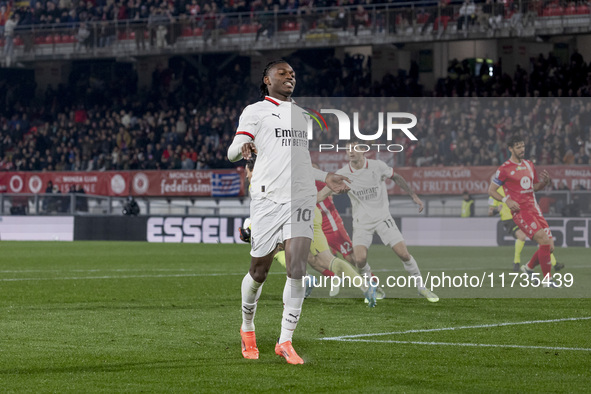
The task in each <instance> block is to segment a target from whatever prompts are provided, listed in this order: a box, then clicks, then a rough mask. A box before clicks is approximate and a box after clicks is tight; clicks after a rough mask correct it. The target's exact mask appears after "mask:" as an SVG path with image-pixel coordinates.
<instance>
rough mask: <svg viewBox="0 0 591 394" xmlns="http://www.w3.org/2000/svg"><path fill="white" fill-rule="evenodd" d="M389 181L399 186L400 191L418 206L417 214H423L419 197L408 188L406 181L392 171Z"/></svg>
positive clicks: (422, 206)
mask: <svg viewBox="0 0 591 394" xmlns="http://www.w3.org/2000/svg"><path fill="white" fill-rule="evenodd" d="M390 179H392V180H393V181H394V182H396V184H397V185H398V186H400V188H401V189H402V190H404V191H405V192H406V193H408V195H409V196H410V198H412V200H413V201H414V203H415V204H417V205H418V206H419V213H421V212H423V209H424V208H425V207H424V205H423V202H422V201H421V199H420V198H419V196H417V194H416V193H415V192H414V191H413V190H412V189H411V188H410V186H408V183H406V180H405V179H404V178H403V177H402V175H400V174H398V173H396V172H394V171H392V176H391V177H390Z"/></svg>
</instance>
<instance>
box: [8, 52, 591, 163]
mask: <svg viewBox="0 0 591 394" xmlns="http://www.w3.org/2000/svg"><path fill="white" fill-rule="evenodd" d="M289 61H290V64H292V65H293V67H294V69H296V70H297V71H298V76H297V78H298V87H297V89H298V93H299V94H298V95H299V96H302V97H305V96H324V97H421V96H425V95H434V96H437V97H473V99H465V100H463V101H461V102H456V101H454V100H444V101H442V100H427V101H424V100H423V101H421V103H418V101H415V102H413V104H412V105H413V106H414V107H413V111H414V112H413V113H416V114H417V117H418V118H419V119H422V120H423V121H420V122H419V125H418V126H417V128H416V129H414V130H413V132H415V133H416V134H417V135H418V136H419V141H418V142H415V143H410V141H409V140H407V139H402V138H401V139H399V140H397V142H399V143H401V144H403V145H404V146H405V149H404V152H403V153H402V154H398V155H396V159H397V165H406V166H427V165H433V166H437V165H499V163H502V162H503V161H505V160H506V159H507V157H508V156H507V154H508V151H507V149H506V145H505V140H506V137H507V136H508V135H511V134H512V133H514V132H516V131H522V132H523V131H526V132H524V133H523V134H524V135H525V136H526V139H527V141H526V144H527V146H528V147H531V151H530V154H531V156H532V157H533V158H535V160H536V161H537V163H539V164H591V163H590V159H589V157H590V156H591V132H590V126H589V125H591V100H583V98H585V97H589V96H591V67H590V66H589V65H588V64H586V63H585V62H584V61H583V59H582V58H581V57H580V55H578V54H575V55H573V57H572V58H571V62H570V63H569V64H565V65H560V64H559V63H558V62H557V60H556V59H555V58H553V57H551V56H550V57H544V56H541V55H540V56H539V57H538V58H536V59H533V60H532V64H531V71H530V72H527V71H526V70H523V69H521V68H519V67H518V68H517V69H516V70H514V72H513V75H512V76H511V75H510V74H509V73H506V72H504V73H502V72H501V69H500V66H498V65H497V66H495V67H496V71H495V72H494V73H493V76H492V77H491V76H490V75H488V74H486V75H478V76H475V75H472V73H471V72H470V71H469V70H468V69H467V66H466V64H463V63H457V62H456V63H453V64H452V66H451V67H452V68H454V69H455V70H454V71H453V72H450V73H449V75H450V76H449V77H448V78H447V79H445V80H442V81H440V83H438V84H437V86H435V87H434V88H433V89H432V90H431V91H428V90H426V89H424V88H423V87H422V86H421V85H419V83H418V66H417V64H416V63H413V65H412V66H411V69H410V70H409V71H408V72H400V73H399V74H398V75H396V76H394V75H391V74H387V75H386V76H384V78H383V79H382V80H381V81H379V82H374V83H371V79H370V74H369V69H370V64H371V59H365V61H364V59H363V58H362V57H359V56H354V57H347V58H346V59H345V61H344V62H343V64H341V61H340V60H338V59H336V58H329V59H328V60H327V61H325V62H324V63H323V64H324V65H323V67H318V66H317V65H313V66H312V65H310V64H309V62H307V61H305V60H304V59H303V58H298V56H297V55H294V56H292V57H291V58H290V59H289ZM228 67H229V69H228ZM228 67H227V68H226V69H225V70H216V68H215V67H207V69H209V70H210V71H209V74H207V75H204V74H200V73H199V72H198V71H197V70H196V69H193V68H192V66H190V65H189V64H188V63H186V62H185V61H178V62H176V63H175V64H174V65H173V66H171V67H158V68H157V69H156V71H154V73H153V76H152V77H153V78H152V87H151V89H150V90H148V91H138V89H137V75H136V74H135V73H134V72H133V71H128V72H127V73H125V72H119V73H116V74H117V75H116V76H115V78H114V79H112V80H109V81H106V80H101V79H100V78H98V77H97V76H96V75H90V74H88V73H76V75H74V73H72V75H71V78H70V83H69V84H68V85H60V86H59V87H57V88H52V87H51V86H50V87H49V88H48V89H47V91H46V92H45V95H44V97H42V98H35V94H34V92H35V85H34V82H33V81H31V80H30V78H28V79H25V80H18V79H14V78H13V79H8V78H4V79H2V80H1V81H0V102H2V103H5V104H6V105H5V106H3V108H4V109H3V110H2V112H1V113H0V115H1V118H0V170H4V171H6V170H11V171H14V170H19V171H90V170H111V169H118V170H127V169H207V168H227V167H229V166H232V164H231V163H230V162H228V161H227V160H226V151H227V147H228V146H229V144H230V143H231V141H232V138H233V135H234V132H235V128H236V125H237V122H238V116H239V110H240V108H243V107H244V106H246V105H248V104H249V103H251V102H253V101H254V100H256V97H258V86H255V85H254V84H252V83H251V81H250V79H249V72H248V70H246V69H245V67H246V66H245V65H244V64H242V65H241V63H240V62H238V61H236V62H234V64H230V65H229V66H228ZM229 71H231V72H229ZM521 96H526V97H531V99H527V100H526V99H519V100H517V99H510V98H511V97H521ZM476 97H479V99H478V100H476ZM492 97H497V98H496V99H493V98H492ZM536 97H554V99H544V100H540V101H538V100H536ZM410 100H412V99H410ZM484 100H490V101H484ZM511 100H514V101H511ZM515 100H516V101H515ZM425 103H426V105H425ZM424 120H428V121H424ZM362 126H363V127H365V128H366V129H367V130H375V128H374V127H376V126H375V125H371V124H370V123H367V124H364V125H362ZM332 132H334V130H333V131H332ZM335 140H336V136H335V135H332V134H331V133H330V132H328V133H325V134H323V135H322V137H321V139H319V140H318V141H316V142H323V141H328V142H333V143H334V141H335Z"/></svg>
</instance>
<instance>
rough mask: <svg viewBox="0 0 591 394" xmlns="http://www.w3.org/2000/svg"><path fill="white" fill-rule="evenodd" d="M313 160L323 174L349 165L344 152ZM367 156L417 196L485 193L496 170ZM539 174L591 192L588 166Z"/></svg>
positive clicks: (392, 188) (392, 189)
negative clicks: (399, 163) (388, 168)
mask: <svg viewBox="0 0 591 394" xmlns="http://www.w3.org/2000/svg"><path fill="white" fill-rule="evenodd" d="M310 154H311V156H312V161H313V162H315V163H317V164H318V166H319V167H320V168H321V169H323V170H324V171H332V172H334V171H337V170H338V169H339V168H342V167H344V166H346V165H347V164H348V161H347V157H346V155H345V153H344V152H341V153H334V152H330V153H320V152H310ZM366 156H368V157H370V158H374V159H375V158H377V159H380V160H383V161H385V162H386V163H387V164H388V165H389V166H391V167H394V171H396V172H397V173H399V174H400V175H402V176H403V177H404V179H406V181H407V183H408V184H409V185H410V187H411V188H412V189H413V190H414V191H415V192H416V193H417V194H423V195H424V194H451V195H453V194H461V193H462V192H463V191H464V190H467V191H468V193H470V194H488V187H489V185H490V181H491V178H492V176H493V175H494V174H495V172H496V170H497V168H498V167H493V166H481V167H396V166H395V165H394V158H393V155H392V154H391V153H389V154H388V153H385V152H384V153H383V154H381V153H375V152H373V153H370V154H367V155H366ZM536 170H537V171H538V172H540V171H542V170H546V171H548V173H550V177H551V178H552V186H553V187H554V188H556V189H557V188H558V187H559V185H561V184H566V186H567V188H568V189H569V190H576V189H577V188H579V187H583V188H585V189H586V190H591V168H589V166H562V165H557V166H539V167H536ZM387 182H388V193H389V194H405V192H404V191H402V190H401V189H400V187H399V186H396V184H395V183H394V182H392V181H387Z"/></svg>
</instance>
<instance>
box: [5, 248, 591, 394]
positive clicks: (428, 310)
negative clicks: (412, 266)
mask: <svg viewBox="0 0 591 394" xmlns="http://www.w3.org/2000/svg"><path fill="white" fill-rule="evenodd" d="M248 251H249V249H248V246H247V245H195V244H147V243H124V242H72V243H65V242H38V243H36V242H1V243H0V256H1V257H0V288H1V297H0V300H1V301H0V316H1V317H0V333H1V340H0V390H1V391H3V392H35V393H37V392H59V393H63V392H97V391H102V392H139V391H143V392H219V391H230V392H255V391H256V392H279V391H294V392H304V391H305V392H319V391H320V392H328V391H331V392H457V391H465V392H526V391H527V392H530V391H543V392H584V391H587V392H589V391H590V390H591V386H590V383H591V372H590V371H591V367H590V366H591V319H585V318H590V317H591V299H590V298H589V297H590V296H591V293H590V291H589V289H590V287H589V284H590V283H591V259H590V253H589V249H581V248H568V249H567V248H565V249H558V250H557V251H556V255H557V258H558V260H559V261H561V262H564V263H565V264H566V269H565V270H564V271H561V272H567V273H571V274H572V275H573V278H574V281H575V284H576V285H577V287H576V288H575V287H573V289H574V292H570V291H568V290H567V289H534V290H532V289H526V291H525V292H522V293H519V294H517V293H515V294H517V295H516V296H517V297H522V298H500V297H502V296H506V295H507V294H509V295H512V294H513V293H511V292H510V290H511V289H494V290H491V289H486V288H477V289H468V290H465V289H464V290H461V291H458V293H453V292H452V291H451V290H449V291H448V290H446V289H441V290H440V291H437V290H436V292H437V293H438V294H439V295H440V296H441V300H440V302H439V303H437V304H431V303H429V302H427V301H426V300H425V299H422V298H420V297H418V296H416V290H414V289H386V293H387V295H388V297H389V298H387V299H385V300H382V301H378V305H377V307H376V308H374V309H370V308H367V307H366V305H365V304H364V303H363V301H362V300H361V299H359V298H335V299H328V298H325V297H324V296H323V295H324V292H327V290H326V289H317V291H316V293H315V294H314V295H315V297H311V298H310V299H308V300H306V301H305V303H304V307H303V313H302V318H301V321H300V324H299V326H298V329H297V331H296V332H295V335H294V347H295V348H296V350H297V351H298V353H299V354H300V355H301V356H302V357H303V358H304V360H305V361H306V364H305V365H298V366H292V365H288V364H286V363H285V361H284V360H283V359H282V358H280V357H278V356H276V355H275V354H274V344H275V341H276V340H277V338H278V336H279V329H280V319H281V310H282V301H281V299H282V298H281V297H282V291H283V285H284V282H285V280H284V275H283V274H282V272H281V267H273V268H272V269H271V275H269V278H268V280H267V283H266V284H265V286H264V289H263V294H262V297H261V299H260V301H259V308H258V311H257V316H256V320H255V322H256V326H257V339H258V346H259V350H260V353H261V355H260V359H259V360H256V361H253V360H244V359H243V358H242V356H241V354H240V337H239V333H238V330H239V326H240V323H241V313H240V283H241V280H242V277H243V276H244V274H245V272H246V271H247V269H248V264H249V257H248ZM410 251H411V253H412V254H413V255H414V256H415V258H416V260H417V261H418V263H419V266H420V267H421V270H422V271H423V275H425V273H426V272H431V274H432V275H433V274H437V273H440V272H441V271H446V273H450V274H453V275H460V274H463V273H464V272H468V273H469V274H474V275H480V274H482V273H483V272H485V271H486V272H487V273H493V274H494V275H501V274H507V275H508V274H509V273H510V268H511V263H512V255H513V250H512V248H454V247H447V248H427V247H410ZM533 251H534V249H533V248H529V247H528V248H525V249H524V251H523V259H524V260H526V261H527V259H528V258H529V256H531V254H532V253H533ZM370 262H371V264H372V267H373V269H374V271H375V273H377V274H378V275H379V276H380V277H382V278H385V277H386V276H387V275H400V274H401V273H402V272H403V271H402V265H401V264H400V262H399V261H397V260H396V259H395V258H394V255H393V253H392V252H391V251H389V250H388V249H387V248H385V247H381V246H375V247H374V248H372V249H371V250H370ZM573 289H571V290H573ZM548 294H551V298H547V297H546V296H547V295H548ZM557 294H558V296H556V295H557ZM552 297H558V298H552ZM561 297H570V298H561ZM564 319H572V320H564ZM549 320H555V321H553V322H548V321H549ZM502 323H521V324H514V325H502ZM468 326H469V327H468ZM462 327H463V328H462ZM452 328H453V329H452ZM384 333H385V334H384ZM388 333H390V334H388ZM369 334H384V335H369ZM352 335H363V336H360V337H355V338H341V337H343V336H352ZM328 337H333V338H334V337H336V339H339V340H323V339H322V338H328ZM359 340H362V341H359Z"/></svg>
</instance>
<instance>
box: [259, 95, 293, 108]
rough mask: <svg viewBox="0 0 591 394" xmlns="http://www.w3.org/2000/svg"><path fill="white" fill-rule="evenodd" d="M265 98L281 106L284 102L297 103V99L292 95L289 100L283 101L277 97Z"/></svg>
mask: <svg viewBox="0 0 591 394" xmlns="http://www.w3.org/2000/svg"><path fill="white" fill-rule="evenodd" d="M264 100H266V101H268V102H270V103H273V104H275V105H276V106H279V105H281V104H282V103H292V104H295V100H294V99H292V98H291V97H290V98H289V101H281V100H278V99H276V98H275V97H271V96H265V99H264Z"/></svg>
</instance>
